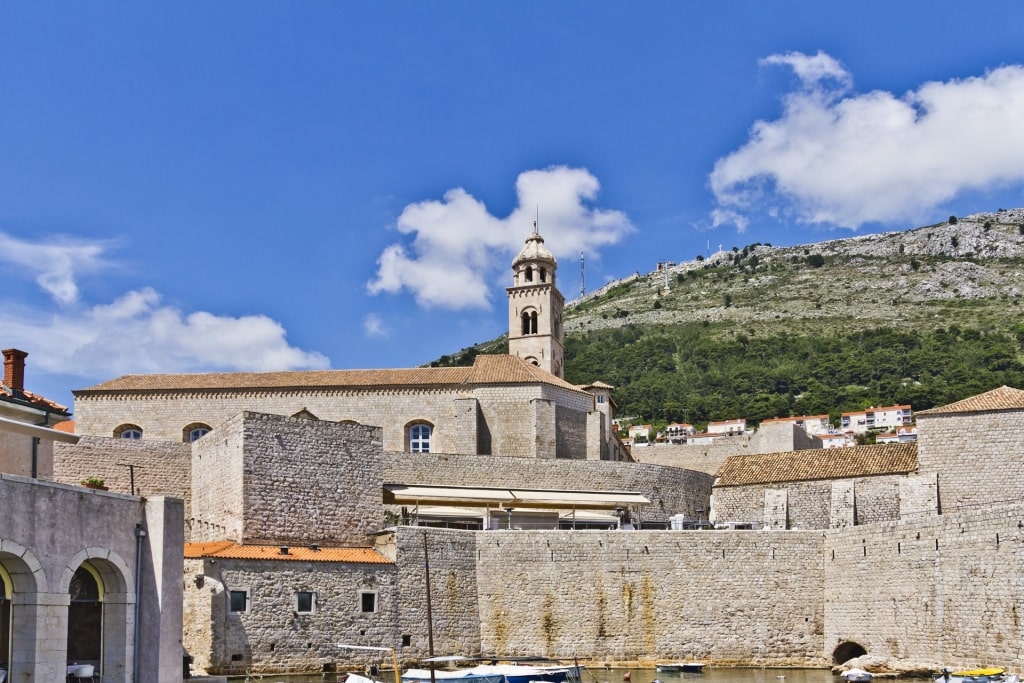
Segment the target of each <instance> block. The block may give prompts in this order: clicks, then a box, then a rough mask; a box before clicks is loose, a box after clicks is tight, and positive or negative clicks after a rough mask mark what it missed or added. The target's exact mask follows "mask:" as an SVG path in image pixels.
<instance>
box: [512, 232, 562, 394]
mask: <svg viewBox="0 0 1024 683" xmlns="http://www.w3.org/2000/svg"><path fill="white" fill-rule="evenodd" d="M557 267H558V265H557V263H556V262H555V257H554V256H553V255H552V254H551V252H550V251H548V249H547V247H545V246H544V238H543V237H541V236H540V233H539V232H537V224H536V223H534V224H533V234H531V235H530V236H529V237H528V238H527V239H526V246H524V247H523V249H522V251H520V252H519V255H518V256H516V258H515V260H514V261H513V262H512V286H511V287H509V288H508V289H507V290H506V291H507V292H508V352H509V355H512V356H518V357H520V358H523V359H525V360H528V361H529V362H531V363H533V364H534V365H536V366H538V367H540V368H542V369H544V370H547V371H548V372H550V373H551V374H552V375H556V376H557V377H562V363H563V358H564V355H565V352H564V350H563V346H562V309H563V308H564V306H565V298H564V297H563V296H562V293H561V292H559V291H558V288H557V287H555V270H556V268H557Z"/></svg>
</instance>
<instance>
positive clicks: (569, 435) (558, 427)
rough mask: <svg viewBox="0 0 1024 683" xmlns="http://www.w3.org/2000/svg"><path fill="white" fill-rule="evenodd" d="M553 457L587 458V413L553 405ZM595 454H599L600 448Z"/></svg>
mask: <svg viewBox="0 0 1024 683" xmlns="http://www.w3.org/2000/svg"><path fill="white" fill-rule="evenodd" d="M555 434H556V446H555V454H556V455H555V457H558V458H577V459H579V460H584V459H586V458H587V413H584V412H580V411H578V410H569V409H568V408H563V407H562V406H556V407H555ZM596 455H597V456H598V459H599V456H600V449H598V451H597V453H596Z"/></svg>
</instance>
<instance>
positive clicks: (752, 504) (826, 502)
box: [714, 475, 906, 529]
mask: <svg viewBox="0 0 1024 683" xmlns="http://www.w3.org/2000/svg"><path fill="white" fill-rule="evenodd" d="M902 479H906V476H905V475H892V476H878V477H855V478H851V479H843V480H841V481H842V482H843V483H844V484H846V485H848V486H852V487H853V501H852V503H853V510H852V511H851V513H852V517H851V521H852V522H853V523H854V524H870V523H873V522H879V521H886V520H894V519H898V518H899V515H900V480H902ZM835 481H837V480H833V479H822V480H817V481H791V482H778V483H772V484H760V485H750V486H718V487H716V488H715V495H714V510H715V522H716V523H727V522H737V523H753V524H754V525H755V527H756V526H761V525H763V524H764V523H765V522H766V521H768V520H767V519H766V516H765V515H766V512H765V500H766V494H767V492H775V491H784V492H785V497H784V498H785V500H786V501H787V502H786V510H785V511H783V515H784V516H783V520H784V521H785V526H783V527H782V528H790V529H828V528H829V527H831V526H834V525H835V524H833V522H834V520H833V519H832V516H833V515H832V507H831V506H832V499H833V484H834V482H835ZM835 521H838V520H835Z"/></svg>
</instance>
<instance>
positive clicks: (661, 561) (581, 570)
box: [476, 531, 825, 666]
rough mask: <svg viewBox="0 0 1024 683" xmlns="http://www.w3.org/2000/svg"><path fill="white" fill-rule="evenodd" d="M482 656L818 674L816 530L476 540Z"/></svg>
mask: <svg viewBox="0 0 1024 683" xmlns="http://www.w3.org/2000/svg"><path fill="white" fill-rule="evenodd" d="M476 539H477V546H476V553H477V556H478V557H479V559H478V561H477V574H476V581H477V590H478V600H479V610H480V616H479V621H480V634H481V635H480V637H481V648H482V650H483V651H484V652H494V653H497V654H501V655H508V656H511V655H524V656H537V655H547V656H550V657H555V658H566V659H572V658H573V657H576V656H578V657H580V658H581V659H587V660H591V661H594V660H596V661H604V662H616V661H617V662H644V661H646V662H647V663H651V660H652V659H654V658H661V659H675V658H695V659H700V660H702V661H705V662H708V663H709V664H712V665H730V664H760V665H767V666H786V665H805V666H806V665H811V666H815V665H818V666H820V665H823V664H824V663H825V660H824V659H823V657H822V652H823V633H824V618H823V615H824V604H825V600H824V587H823V582H822V559H821V558H822V553H821V546H822V540H823V539H822V535H821V533H820V532H785V533H764V532H758V531H713V532H709V531H640V532H623V531H588V532H563V531H548V532H533V533H519V532H514V531H512V532H508V531H489V532H478V533H477V534H476Z"/></svg>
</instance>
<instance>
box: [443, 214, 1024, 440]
mask: <svg viewBox="0 0 1024 683" xmlns="http://www.w3.org/2000/svg"><path fill="white" fill-rule="evenodd" d="M1022 226H1024V209H1013V210H999V211H998V212H995V213H980V214H975V215H971V216H967V217H963V218H959V219H956V221H955V223H950V222H943V223H941V224H936V225H930V226H925V227H921V228H916V229H913V230H906V231H900V232H890V233H884V234H877V235H865V236H858V237H852V238H848V239H838V240H830V241H827V242H820V243H817V244H807V245H800V246H795V247H773V246H770V245H764V244H752V245H747V246H745V247H734V248H733V249H730V250H728V251H721V252H719V253H716V254H714V255H712V256H710V257H709V258H701V257H698V258H697V259H695V260H692V261H687V262H683V263H679V264H675V265H669V266H668V267H666V268H663V269H661V270H657V271H654V272H651V273H648V274H646V275H634V276H632V277H630V278H626V279H624V280H621V281H618V282H613V283H610V284H609V285H607V286H605V287H603V288H602V289H601V290H598V291H596V292H592V293H590V294H588V295H587V296H585V297H582V298H581V299H579V300H577V301H574V302H570V303H569V304H568V305H567V309H566V316H565V333H566V379H568V380H569V381H572V382H576V383H586V382H590V381H593V380H594V379H601V380H603V381H606V382H608V383H610V384H613V385H615V386H616V387H617V389H616V392H615V398H616V401H617V403H618V405H619V414H621V415H632V416H636V417H638V418H642V419H645V420H649V421H650V420H653V421H656V422H658V421H669V420H683V421H689V422H694V423H700V422H704V421H707V420H709V419H712V420H716V419H728V418H736V417H746V418H747V419H748V420H760V419H764V418H767V417H774V416H777V415H785V414H819V413H825V412H829V413H832V414H838V413H839V412H842V411H846V410H854V409H859V408H864V407H867V406H870V405H879V404H889V403H911V404H912V405H913V407H914V409H915V410H922V409H925V408H928V407H931V406H933V405H940V404H942V403H946V402H949V401H954V400H958V399H960V398H964V397H965V396H968V395H971V394H972V393H978V392H980V391H985V390H988V389H991V388H994V387H995V386H1000V385H1002V384H1010V385H1015V386H1024V356H1022V354H1021V344H1020V340H1021V339H1022V338H1024V325H1021V309H1020V307H1019V304H1020V299H1021V297H1022V295H1024V268H1022V265H1024V227H1022ZM502 341H503V340H496V341H494V342H490V343H488V344H485V345H482V346H481V347H480V348H479V349H468V350H464V351H463V352H461V353H460V354H456V355H455V356H454V357H452V358H444V359H441V361H439V362H438V363H436V364H448V363H459V362H467V361H469V360H471V358H472V355H474V354H475V352H476V351H477V350H479V351H483V352H487V351H494V350H500V348H501V344H502Z"/></svg>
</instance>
